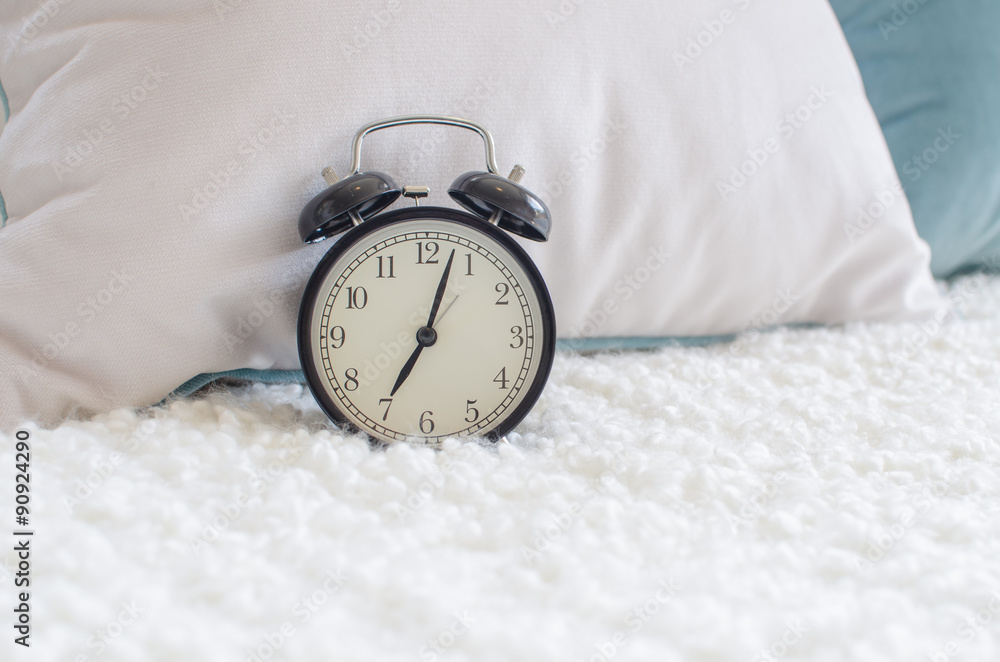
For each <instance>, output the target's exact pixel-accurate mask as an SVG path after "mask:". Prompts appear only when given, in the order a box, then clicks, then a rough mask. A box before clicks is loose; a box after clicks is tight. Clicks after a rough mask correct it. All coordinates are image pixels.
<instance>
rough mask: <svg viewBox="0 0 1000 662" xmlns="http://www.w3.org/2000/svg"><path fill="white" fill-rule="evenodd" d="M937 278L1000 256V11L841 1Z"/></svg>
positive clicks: (838, 7)
mask: <svg viewBox="0 0 1000 662" xmlns="http://www.w3.org/2000/svg"><path fill="white" fill-rule="evenodd" d="M830 4H831V5H832V6H833V9H834V11H835V12H836V13H837V17H838V18H839V19H840V22H841V25H842V26H843V29H844V34H845V35H846V36H847V41H848V42H849V43H850V45H851V49H852V50H853V51H854V57H855V58H856V59H857V61H858V67H859V68H860V69H861V75H862V77H863V78H864V82H865V89H866V91H867V92H868V98H869V100H870V101H871V104H872V107H873V108H874V109H875V114H876V115H877V116H878V119H879V122H880V123H881V124H882V130H883V132H884V133H885V138H886V141H887V142H888V144H889V150H890V151H891V152H892V158H893V161H895V163H896V171H897V172H898V173H899V177H900V179H901V180H902V183H903V187H904V188H905V189H906V194H907V197H908V198H909V200H910V205H911V207H912V208H913V218H914V221H915V222H916V225H917V232H919V233H920V236H922V237H923V238H924V239H925V240H926V241H927V243H928V244H930V247H931V269H932V271H933V272H934V275H936V276H939V277H947V276H950V275H952V274H954V273H956V272H959V271H965V270H968V269H970V268H973V267H983V266H986V267H992V268H994V269H995V268H997V267H998V266H1000V265H998V262H997V260H998V257H1000V2H998V1H997V0H831V1H830Z"/></svg>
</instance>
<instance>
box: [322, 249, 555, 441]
mask: <svg viewBox="0 0 1000 662" xmlns="http://www.w3.org/2000/svg"><path fill="white" fill-rule="evenodd" d="M416 241H423V242H424V244H425V246H426V245H427V243H428V242H431V241H435V242H438V244H437V246H440V248H441V249H447V248H452V247H454V248H455V250H454V251H450V252H451V257H450V259H449V260H447V261H446V262H451V265H450V270H449V276H450V275H451V274H457V275H458V276H460V278H459V281H458V283H457V284H456V286H457V287H458V288H459V290H460V291H461V290H462V288H463V285H462V282H463V281H464V277H471V276H472V275H473V274H474V275H475V277H476V278H475V279H474V280H472V281H469V283H470V284H471V283H475V282H476V281H480V278H484V277H485V278H486V280H485V282H483V281H480V283H481V284H480V285H474V286H473V288H474V289H473V290H472V292H474V293H475V294H463V295H462V297H461V298H463V299H466V298H467V297H469V296H471V297H472V299H470V301H469V302H468V304H471V305H472V308H471V309H470V308H469V306H468V305H466V306H454V303H455V302H456V298H457V296H458V295H457V294H456V295H454V296H453V295H452V294H451V293H450V288H449V287H448V285H447V279H444V282H445V283H446V285H445V288H443V289H442V288H441V281H440V280H439V282H438V283H437V285H438V288H437V289H436V290H435V299H437V294H438V290H440V291H441V299H440V300H438V301H436V304H437V305H436V308H437V309H436V310H434V311H432V312H433V314H427V313H425V314H427V318H426V319H422V318H421V319H420V320H419V321H417V324H420V323H421V321H427V322H429V326H424V327H421V328H422V329H425V328H430V329H432V330H434V327H436V326H437V325H439V324H443V322H442V320H444V319H445V317H446V316H447V317H448V318H451V317H453V316H456V315H455V312H454V311H452V310H451V308H452V307H453V306H454V308H455V311H460V312H459V313H458V315H457V316H456V320H454V321H453V323H454V322H458V323H459V325H458V326H456V327H455V328H456V329H465V331H464V332H462V333H459V334H458V336H457V338H459V339H461V338H463V337H464V338H466V340H460V343H464V345H460V346H466V347H469V346H470V345H469V341H468V339H471V338H479V337H480V334H482V333H487V336H486V337H489V338H493V341H495V342H497V343H501V344H500V345H499V347H509V349H508V350H507V351H513V350H517V354H521V356H520V357H519V358H518V359H516V362H515V363H514V364H511V363H508V362H507V361H506V360H505V361H504V363H506V364H507V365H506V380H505V379H504V377H501V378H500V380H499V381H498V382H497V383H494V384H490V381H491V379H493V377H494V376H496V375H497V373H498V371H499V370H500V369H501V367H502V366H501V364H496V367H493V368H492V372H488V373H487V372H486V370H489V368H488V367H487V366H486V365H482V369H483V371H482V376H481V377H477V376H476V375H479V374H480V372H478V371H476V372H471V373H470V372H469V371H468V370H467V369H464V370H463V366H464V365H465V363H464V362H463V361H464V360H459V359H454V360H452V359H451V355H450V354H449V360H448V362H447V363H446V366H445V372H444V373H441V374H444V375H447V374H448V371H454V370H458V372H455V373H454V374H455V376H456V377H457V378H459V379H460V380H462V381H463V382H464V383H466V385H467V390H465V391H464V392H462V393H460V394H459V393H456V394H455V397H458V396H459V395H460V396H461V399H460V400H456V402H455V403H453V404H454V406H452V405H450V404H448V402H450V400H445V401H441V400H440V398H439V397H436V396H435V397H431V393H437V392H438V391H437V389H436V388H434V389H433V390H432V391H428V390H426V389H417V390H414V391H413V393H411V394H409V395H407V396H406V400H411V399H412V398H413V397H414V396H416V398H417V399H416V400H415V401H414V402H413V404H412V405H410V408H411V409H412V408H414V407H418V409H417V410H416V412H415V414H413V416H416V418H413V419H412V420H411V414H409V413H408V412H407V407H406V406H404V402H406V401H404V400H399V399H396V400H395V401H394V403H390V402H389V398H386V396H387V395H388V393H387V390H389V389H388V386H389V385H393V384H392V382H388V380H390V379H392V378H393V377H392V376H391V375H390V374H385V370H384V367H383V366H384V363H383V359H381V358H379V359H378V361H377V362H378V368H379V370H381V371H382V373H383V375H384V376H383V377H381V378H379V377H377V376H376V373H374V372H371V370H372V369H374V366H369V367H366V366H365V365H362V364H363V363H364V364H369V363H375V362H376V357H378V356H381V355H382V354H383V353H384V352H383V351H382V350H384V346H383V343H382V341H383V340H384V341H385V342H387V343H390V344H394V343H393V340H392V339H393V338H395V336H390V335H388V334H382V335H381V336H379V335H378V334H376V335H375V337H377V338H379V340H378V342H375V340H374V338H373V337H372V336H371V334H370V331H373V330H375V329H376V328H378V327H374V326H371V325H372V324H386V323H387V324H388V325H389V326H388V327H385V328H389V329H393V328H398V327H395V323H394V322H392V321H391V320H390V319H389V318H388V317H385V315H386V314H387V311H389V310H390V308H387V306H396V310H405V308H404V307H405V306H406V305H408V303H409V302H410V301H414V302H415V303H416V302H419V301H420V299H421V298H422V297H421V296H420V295H419V293H417V296H416V298H415V299H414V298H413V297H412V295H410V294H405V295H403V296H405V297H408V298H404V299H399V298H398V296H399V295H392V294H390V293H391V292H392V291H393V289H390V290H379V289H374V279H375V278H376V277H377V274H378V273H379V269H378V266H379V265H378V264H377V261H376V260H375V259H372V260H371V262H372V263H374V266H372V267H369V268H366V269H364V270H363V271H359V270H358V267H360V266H361V265H362V264H364V263H366V262H368V261H369V259H370V258H376V257H378V256H379V255H381V256H387V255H389V252H393V253H395V254H396V257H399V253H398V251H385V249H386V248H390V247H392V246H393V245H397V246H402V245H406V244H410V242H416ZM448 244H451V247H449V246H448ZM410 245H412V244H410ZM437 246H435V247H437ZM461 248H465V249H471V250H472V251H473V252H472V253H468V252H462V251H461V250H460V249H461ZM455 252H459V253H460V255H459V257H462V256H466V257H464V258H463V259H461V260H460V264H461V270H458V268H456V267H455V266H454V253H455ZM473 256H476V259H477V260H479V259H482V260H484V261H483V262H478V261H477V262H476V264H482V265H483V268H484V271H482V272H481V271H480V267H475V266H474V267H473V269H470V268H469V262H470V258H471V257H473ZM424 257H425V258H429V257H430V253H429V252H428V251H426V250H425V253H424ZM438 257H439V258H440V257H443V251H441V252H439V253H438ZM506 260H507V258H505V253H503V252H502V251H501V252H497V251H496V249H494V248H492V247H491V246H489V245H488V244H487V245H483V244H481V243H479V242H478V241H477V240H475V239H471V238H468V237H464V236H462V235H454V234H451V233H440V232H434V231H430V232H427V231H419V232H408V233H405V234H402V233H401V234H397V235H395V236H390V237H386V238H385V239H384V240H383V241H379V242H377V243H376V242H373V243H372V244H370V245H369V246H368V247H365V248H362V249H361V250H360V252H357V253H354V255H353V257H351V258H349V259H348V260H347V262H345V263H343V264H344V266H343V267H341V268H340V269H338V270H337V271H338V272H339V273H337V274H336V276H335V277H334V279H333V282H331V283H330V287H331V289H330V290H328V295H327V298H326V305H324V306H323V313H322V314H321V318H322V321H321V322H320V326H319V327H318V328H317V332H318V334H319V337H324V338H325V341H326V342H323V343H321V347H320V353H319V355H318V356H317V360H318V362H319V363H322V367H321V371H322V372H325V373H326V375H327V379H328V380H329V381H328V384H329V387H330V388H331V392H330V393H331V395H332V396H334V397H335V400H339V401H340V402H341V403H342V405H341V406H342V410H343V411H344V413H345V414H349V415H350V417H351V418H353V419H354V420H355V421H357V424H358V425H360V426H361V427H362V428H363V429H370V430H372V431H374V432H376V433H378V434H379V435H382V436H384V437H388V438H396V439H406V438H410V437H413V436H414V435H416V436H418V437H421V438H426V439H427V440H428V441H433V440H438V439H443V438H444V437H446V436H450V435H454V434H472V433H475V432H476V431H477V430H490V429H492V428H493V427H494V425H495V424H496V422H497V420H498V419H502V418H503V416H504V412H505V411H507V410H508V408H509V407H511V406H515V404H516V402H517V401H518V399H519V396H518V393H517V392H519V391H520V390H521V388H523V387H524V386H526V384H527V381H529V377H530V374H531V368H532V366H533V361H534V359H533V358H532V357H533V356H534V353H535V352H534V349H535V347H536V340H537V339H536V337H535V333H534V332H535V324H534V322H535V319H534V318H535V315H534V305H533V304H530V303H529V302H530V301H532V298H531V296H530V294H529V292H530V290H528V291H526V290H522V280H521V279H522V278H523V277H524V276H523V274H522V275H518V274H519V273H520V272H519V270H518V269H517V268H516V266H511V267H509V266H508V265H509V264H511V263H508V262H507V261H506ZM406 263H410V261H409V260H407V261H406ZM406 263H404V264H406ZM424 263H426V262H424ZM431 264H433V263H431ZM394 266H395V267H396V269H397V270H396V271H395V272H394V273H393V274H392V275H393V276H395V277H396V279H397V280H395V281H389V282H395V283H398V285H392V286H389V282H386V281H388V276H389V274H390V271H389V269H390V262H389V260H388V258H386V259H383V260H382V270H381V271H382V275H383V276H384V277H385V278H384V279H383V280H382V281H380V282H382V283H384V284H385V285H386V286H389V287H391V288H398V287H400V286H401V285H402V286H403V287H404V289H403V292H407V290H406V286H405V284H406V283H408V282H410V277H409V276H408V275H407V273H406V271H405V269H404V270H403V272H402V273H401V272H400V271H399V270H398V269H399V267H400V261H399V260H396V261H395V265H394ZM442 266H445V265H442ZM486 267H489V268H488V269H486ZM438 268H439V269H440V268H441V267H438ZM493 269H496V272H494V271H493ZM470 271H472V272H473V273H472V274H470V273H469V272H470ZM443 272H444V270H442V276H443V275H444V273H443ZM491 273H495V274H496V277H498V279H499V281H502V282H504V283H505V284H509V285H510V289H509V295H510V296H509V298H508V297H503V298H504V299H505V300H507V301H509V302H510V304H511V305H510V306H504V305H500V306H497V307H496V308H494V305H495V304H496V301H497V300H498V298H501V297H500V295H501V294H506V292H499V291H494V286H495V285H496V284H497V283H498V280H492V278H490V276H489V274H491ZM427 275H428V276H430V277H431V278H433V277H434V276H433V275H432V274H430V273H428V274H427ZM331 276H333V274H331ZM368 279H372V280H370V281H369V280H368ZM370 282H371V286H369V283H370ZM425 282H426V281H425ZM426 284H427V285H430V283H426ZM362 286H363V287H366V288H368V290H367V292H366V293H365V294H362V293H361V292H360V291H359V289H358V288H360V287H362ZM348 287H352V288H354V289H353V290H352V291H351V293H350V294H352V295H356V296H358V301H357V304H358V305H357V306H354V307H355V308H359V310H357V313H355V311H354V310H350V311H349V312H346V313H345V312H341V311H342V310H345V311H346V310H347V308H346V306H347V305H348V304H347V302H346V301H345V302H344V303H343V304H339V305H337V306H335V307H334V306H332V304H333V303H334V299H340V300H341V301H343V300H345V299H347V298H348V297H347V295H348V291H347V288H348ZM411 291H412V290H411ZM424 291H426V290H424ZM380 292H381V294H380ZM366 294H367V295H368V298H369V299H370V300H371V299H372V296H374V301H375V303H376V304H377V305H378V304H380V305H381V308H380V309H379V308H377V309H376V310H375V311H373V312H369V311H370V310H371V305H368V306H365V308H364V310H360V308H361V304H363V303H365V301H364V298H365V295H366ZM393 297H397V298H396V299H394V298H393ZM394 302H395V303H394ZM472 302H481V303H472ZM352 303H353V302H352ZM486 305H489V309H490V310H491V311H492V310H497V312H498V313H499V312H500V310H502V309H504V308H513V309H512V310H510V313H514V312H515V310H516V311H517V313H518V316H517V317H516V318H509V317H507V318H497V319H496V323H497V326H498V327H499V328H498V329H497V330H496V331H490V327H489V326H487V327H483V326H482V324H483V323H487V322H486V321H485V320H486V319H492V317H491V316H492V313H488V314H486V313H487V311H486V310H485V309H482V313H483V314H486V317H483V316H482V315H479V316H477V314H476V313H474V312H473V313H472V315H473V316H472V317H471V318H470V317H469V314H470V313H469V312H468V311H469V310H472V311H475V310H476V306H486ZM342 306H343V308H342ZM432 307H435V306H434V305H433V304H432ZM379 310H381V311H383V312H381V313H380V312H379ZM424 310H427V309H424ZM358 313H363V314H361V315H359V316H358ZM345 314H347V315H352V314H353V315H355V316H353V317H349V318H348V317H344V316H343V315H345ZM373 314H374V315H375V316H376V317H375V318H372V317H371V315H373ZM379 315H382V317H379ZM383 319H384V320H385V322H381V321H380V322H376V321H375V320H383ZM501 319H507V320H509V321H506V322H501ZM352 320H353V321H352ZM480 320H482V322H480ZM341 324H342V325H343V326H342V327H341V328H344V329H346V331H341V329H340V328H337V329H336V330H332V329H333V328H334V327H335V326H339V325H341ZM470 324H471V326H466V325H470ZM487 324H489V323H487ZM512 324H516V325H517V326H519V327H521V329H522V332H521V333H520V334H519V333H516V332H514V331H512V330H511V325H512ZM410 328H413V327H410ZM449 329H450V327H449ZM501 330H502V334H503V335H501ZM409 333H413V332H412V331H411V332H409ZM470 334H471V335H470ZM345 335H346V338H343V336H345ZM407 335H409V334H407ZM451 335H452V334H451V332H449V342H450V343H451V342H454V339H452V338H451ZM515 336H517V337H515ZM409 337H410V338H413V336H409ZM342 338H343V339H342ZM369 338H372V340H368V339H369ZM352 339H353V345H352ZM484 339H485V338H484ZM345 340H346V342H345ZM359 342H360V343H361V345H360V346H359V345H358V343H359ZM398 342H400V343H402V342H403V341H402V339H400V340H399V341H398ZM411 342H412V341H411ZM340 345H343V346H344V348H345V349H349V353H340V352H337V353H336V354H334V352H335V351H336V350H337V349H338V346H340ZM417 345H418V347H420V351H421V352H422V349H423V347H427V346H430V345H429V344H427V343H420V342H419V341H418V343H417ZM473 345H475V346H478V347H482V348H484V349H485V347H487V346H485V345H481V343H476V342H475V341H473ZM510 345H514V347H510ZM410 346H411V347H413V346H412V345H410ZM352 347H353V348H352ZM380 348H381V349H380ZM416 349H417V348H414V351H416ZM463 351H464V350H463ZM492 352H493V350H490V351H489V352H487V353H486V354H485V355H484V356H488V355H491V354H492ZM522 353H523V354H522ZM407 355H408V352H407V353H404V354H402V356H403V357H406V356H407ZM391 356H399V355H391ZM466 356H468V357H469V358H472V357H474V356H475V354H471V355H470V354H466ZM352 357H353V358H352ZM366 359H367V360H366ZM424 360H426V359H420V361H424ZM397 361H398V359H397ZM456 361H458V362H457V363H456ZM416 362H418V361H414V363H416ZM474 362H475V361H474ZM396 365H399V364H398V363H397V364H396ZM318 367H319V366H318ZM347 368H358V369H359V372H361V370H360V369H361V368H365V371H364V374H365V379H364V380H362V381H361V388H360V389H356V390H354V391H351V392H350V393H348V392H345V390H346V389H344V379H345V369H347ZM390 370H391V368H390ZM411 370H413V368H412V366H411ZM436 370H439V369H438V368H435V369H434V370H431V373H432V374H435V371H436ZM351 374H355V373H354V372H352V373H351ZM413 374H421V375H422V374H423V372H422V371H421V372H420V373H417V372H415V371H414V372H413ZM462 375H465V376H462ZM359 379H360V377H359ZM397 379H398V377H397ZM409 379H410V380H412V379H414V377H413V375H412V374H411V375H409ZM422 379H423V377H422ZM504 381H506V385H507V387H508V390H504V389H503V388H502V386H503V382H504ZM387 382H388V383H387ZM480 382H482V385H483V386H485V385H486V384H490V386H491V387H492V389H496V390H495V391H494V392H495V393H497V398H498V399H499V401H498V399H494V398H493V397H491V396H487V397H486V399H485V400H484V399H483V396H482V395H477V392H478V391H477V388H478V386H477V385H478V384H479V383H480ZM435 383H436V382H435ZM379 384H380V386H377V385H379ZM351 385H352V386H353V381H352V384H351ZM422 385H423V383H422ZM423 386H426V385H423ZM372 387H375V389H373V388H372ZM421 391H423V393H422V392H421ZM501 393H502V394H503V395H501ZM390 397H391V396H390ZM380 399H381V400H380ZM469 399H477V401H476V403H475V404H474V405H473V408H474V409H475V410H476V413H477V414H479V415H478V416H473V415H472V414H473V412H472V410H470V409H468V400H469ZM376 403H378V404H377V405H376ZM387 404H391V409H390V408H389V407H387V406H386V405H387ZM484 405H486V408H485V409H483V406H484ZM398 407H402V409H398V410H397V408H398ZM439 408H440V409H439ZM452 409H454V412H453V413H451V414H445V413H443V411H442V410H452ZM431 410H433V412H434V415H433V423H434V430H433V433H430V432H428V430H429V428H430V427H431V424H430V423H426V424H425V425H423V426H422V428H423V429H419V428H418V426H417V424H416V421H417V419H418V418H419V416H417V415H419V414H421V413H422V412H424V411H431ZM439 416H442V417H443V418H442V419H440V420H439ZM401 417H402V418H401ZM470 417H471V418H473V420H474V421H475V422H473V421H469V420H466V419H467V418H470ZM425 418H426V419H430V418H431V416H427V417H425ZM387 426H388V427H387ZM393 428H395V429H393Z"/></svg>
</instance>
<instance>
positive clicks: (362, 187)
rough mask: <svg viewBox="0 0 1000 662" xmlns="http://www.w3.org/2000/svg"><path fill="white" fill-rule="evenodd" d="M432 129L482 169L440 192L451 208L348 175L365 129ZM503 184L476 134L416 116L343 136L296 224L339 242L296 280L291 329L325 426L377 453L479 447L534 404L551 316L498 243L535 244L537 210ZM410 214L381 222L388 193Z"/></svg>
mask: <svg viewBox="0 0 1000 662" xmlns="http://www.w3.org/2000/svg"><path fill="white" fill-rule="evenodd" d="M408 124H443V125H448V126H454V127H461V128H465V129H469V130H472V131H475V132H476V133H478V134H479V135H480V136H481V137H482V138H483V141H484V142H485V145H486V167H487V171H486V172H469V173H465V174H463V175H461V176H460V177H459V178H458V179H456V180H455V182H454V183H453V184H452V185H451V188H449V189H448V193H449V195H450V196H451V198H452V199H453V200H455V202H457V203H458V204H459V205H461V206H462V207H463V208H464V209H457V208H455V209H453V208H448V207H433V206H420V200H421V198H423V197H426V196H427V195H428V193H429V189H428V188H427V187H426V186H405V187H402V188H400V187H399V186H397V185H396V183H395V182H394V181H393V180H392V179H391V178H390V177H389V176H388V175H385V174H383V173H380V172H373V171H369V172H362V171H361V143H362V140H363V139H364V137H365V136H366V135H367V134H369V133H371V132H372V131H377V130H379V129H385V128H389V127H396V126H402V125H408ZM523 174H524V168H522V167H521V166H515V167H514V169H513V171H512V172H511V173H510V175H509V176H508V177H504V176H502V175H501V174H500V173H499V171H498V169H497V167H496V161H495V157H494V145H493V138H492V136H491V135H490V133H489V132H488V131H487V130H486V129H485V128H484V127H483V126H482V125H480V124H477V123H476V122H472V121H469V120H464V119H459V118H455V117H445V116H437V115H420V116H406V117H395V118H390V119H385V120H380V121H378V122H372V123H371V124H368V125H366V126H364V127H362V128H361V129H360V130H359V131H358V132H357V134H356V135H355V137H354V145H353V164H352V172H351V174H350V175H348V176H347V177H345V178H344V179H341V180H338V178H337V176H336V175H335V174H333V171H332V170H331V169H330V168H327V169H326V170H324V171H323V176H324V178H325V179H326V181H327V183H328V184H329V187H328V188H327V189H326V190H325V191H323V192H322V193H320V194H319V195H317V196H316V197H315V198H313V199H312V200H311V201H310V202H309V203H308V204H307V205H306V206H305V208H304V209H303V210H302V214H301V216H300V217H299V234H300V235H301V237H302V240H303V241H305V242H306V243H313V242H317V241H321V240H323V239H326V238H327V237H331V236H334V235H338V234H341V233H344V234H343V236H342V237H341V238H340V239H339V240H338V241H337V243H336V244H334V246H333V247H332V248H331V249H330V250H329V251H328V252H327V253H326V254H325V255H324V256H323V258H322V259H321V260H320V261H319V263H318V264H317V266H316V269H315V271H314V272H313V274H312V275H311V277H310V278H309V282H308V284H307V285H306V289H305V293H304V294H303V297H302V304H301V306H300V308H299V318H298V349H299V359H300V361H301V364H302V370H303V372H304V373H305V376H306V380H307V383H308V385H309V388H310V390H311V391H312V393H313V395H314V396H315V398H316V400H317V402H318V403H319V405H320V407H321V408H322V409H323V411H324V412H326V414H327V415H328V416H329V417H330V418H331V419H333V420H334V421H335V422H336V423H338V424H341V425H346V426H347V427H348V428H351V429H356V430H360V431H363V432H365V433H367V434H368V435H370V436H371V437H373V438H375V439H377V440H381V441H383V442H392V441H404V440H405V441H419V442H426V443H430V444H437V443H440V442H441V441H442V440H444V439H445V438H447V437H468V436H480V437H485V438H488V439H492V440H497V439H500V438H502V437H503V435H505V434H506V433H507V432H509V431H510V430H511V429H513V428H514V426H516V425H517V424H518V423H519V422H520V421H521V420H522V419H523V418H524V417H525V416H526V415H527V413H528V412H529V411H530V410H531V408H532V406H533V405H534V404H535V402H536V401H537V400H538V397H539V395H540V394H541V392H542V388H543V387H544V386H545V382H546V380H547V379H548V376H549V372H550V370H551V368H552V359H553V355H554V353H555V340H556V326H555V315H554V312H553V309H552V301H551V299H550V297H549V292H548V288H546V286H545V282H544V281H543V280H542V277H541V275H540V274H539V272H538V269H537V268H536V267H535V265H534V263H533V262H532V261H531V259H530V258H529V257H528V255H527V254H526V253H525V252H524V250H523V249H521V247H520V246H518V244H517V243H516V242H515V241H514V240H513V239H512V238H511V237H510V234H515V235H518V236H520V237H524V238H526V239H530V240H533V241H545V240H546V239H547V238H548V233H549V227H550V223H551V221H550V217H549V211H548V208H547V207H546V206H545V204H544V203H543V202H542V201H541V200H540V199H539V198H538V197H537V196H535V195H534V194H533V193H531V192H529V191H527V190H526V189H525V188H523V187H522V186H520V185H519V184H518V181H519V180H520V179H521V176H522V175H523ZM401 195H402V196H404V197H407V198H410V199H412V201H413V205H412V206H407V207H404V208H399V209H393V210H391V211H384V210H385V209H386V208H387V207H388V206H389V205H391V204H392V203H393V202H395V201H396V200H397V199H398V198H399V197H400V196H401Z"/></svg>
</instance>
